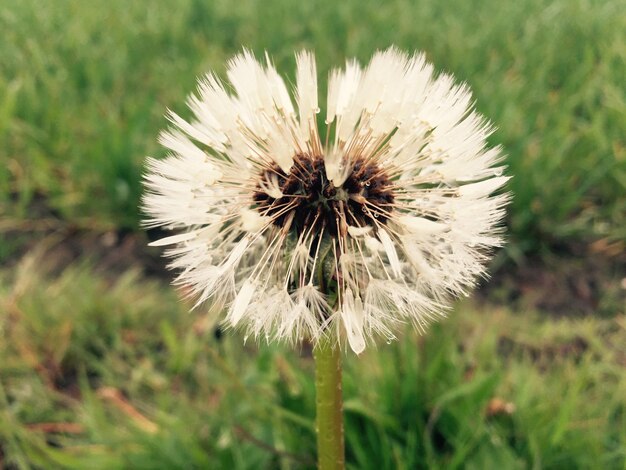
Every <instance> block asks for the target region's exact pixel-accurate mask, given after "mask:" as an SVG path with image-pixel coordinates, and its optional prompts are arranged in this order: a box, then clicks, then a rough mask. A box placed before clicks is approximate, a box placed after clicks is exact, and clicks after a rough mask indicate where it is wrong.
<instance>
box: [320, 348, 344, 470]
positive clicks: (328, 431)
mask: <svg viewBox="0 0 626 470" xmlns="http://www.w3.org/2000/svg"><path fill="white" fill-rule="evenodd" d="M313 357H314V358H315V392H316V398H315V401H316V418H315V420H316V421H315V430H316V432H317V462H318V463H317V466H318V469H319V470H343V469H344V468H345V452H344V435H343V397H342V389H341V349H340V348H339V346H338V345H336V344H334V342H333V341H331V340H330V338H328V337H323V338H322V339H320V340H319V342H318V343H317V345H316V347H315V349H314V350H313Z"/></svg>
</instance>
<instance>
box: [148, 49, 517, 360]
mask: <svg viewBox="0 0 626 470" xmlns="http://www.w3.org/2000/svg"><path fill="white" fill-rule="evenodd" d="M296 63H297V73H296V86H295V90H294V92H293V97H294V98H293V100H295V106H294V101H293V100H292V98H291V97H290V94H289V91H288V88H287V86H286V85H285V83H284V81H283V80H282V79H281V78H280V77H279V75H278V73H277V72H276V70H275V68H274V66H273V65H272V64H271V63H270V62H269V60H267V62H266V63H260V62H259V61H257V60H256V59H255V58H254V56H253V55H252V54H251V53H250V52H249V51H244V52H242V53H241V54H239V55H237V56H235V57H234V58H233V59H232V60H231V61H230V62H229V64H228V71H227V76H228V79H229V81H230V83H231V85H232V87H233V89H234V93H233V94H229V92H227V91H226V87H225V86H224V85H223V84H222V83H221V82H220V80H218V79H217V78H216V77H215V76H214V75H212V74H209V75H207V76H206V77H205V78H204V79H202V80H200V82H199V85H198V92H197V95H195V96H191V97H190V99H189V105H190V107H191V109H192V111H193V113H194V117H193V119H191V120H190V121H186V120H183V119H182V118H180V117H179V116H177V115H176V114H174V113H171V112H170V114H169V118H170V121H171V123H172V126H173V127H172V129H170V130H167V131H165V132H163V133H162V136H161V139H160V141H161V143H162V144H163V145H164V146H166V147H167V148H168V149H169V150H170V154H169V156H168V157H167V158H165V159H164V160H155V159H151V158H150V159H148V164H147V173H146V175H145V186H146V194H145V195H144V199H143V207H144V210H145V212H146V213H147V214H148V215H149V219H148V220H147V221H146V225H147V226H148V227H155V226H162V227H164V228H166V229H170V230H174V231H175V234H174V235H173V236H169V237H166V238H163V239H161V240H158V241H157V242H154V243H153V244H154V245H155V246H165V245H170V246H171V248H170V249H168V250H167V251H166V252H165V254H166V256H169V257H171V258H173V261H172V263H171V267H172V268H175V269H178V270H179V274H178V276H177V278H176V282H177V283H179V284H184V285H186V286H189V288H190V289H191V292H192V294H193V295H194V296H195V298H196V299H197V301H198V303H202V302H206V301H208V302H219V303H220V304H223V305H225V307H226V312H227V314H226V316H225V322H226V323H227V324H229V325H231V326H233V327H242V328H243V329H244V330H245V331H246V333H245V334H246V336H245V337H246V339H247V338H248V337H249V336H253V337H255V338H266V339H267V340H272V339H275V340H288V341H296V340H298V339H299V338H302V337H307V338H309V339H311V340H312V341H313V342H316V341H318V340H319V339H320V338H321V337H331V338H333V341H336V343H337V344H341V345H346V344H347V345H349V346H350V347H351V348H352V349H353V350H354V351H355V352H356V353H360V352H361V351H362V350H363V349H365V347H366V344H367V343H371V342H372V341H373V339H374V338H377V337H381V338H383V339H384V340H385V341H386V342H389V341H391V340H392V339H394V338H395V336H394V334H393V331H394V330H396V329H397V328H398V327H399V326H400V325H401V324H404V323H407V322H410V323H412V324H414V325H415V327H416V328H418V329H419V330H423V329H424V327H425V325H426V324H427V323H428V322H430V321H432V320H433V319H436V318H437V317H439V316H441V315H442V314H444V313H445V311H446V308H447V306H448V305H449V304H450V302H451V301H452V300H453V299H454V298H456V297H459V296H463V295H466V294H467V291H468V289H470V288H471V287H473V286H474V285H475V283H476V281H477V278H479V277H480V276H481V275H484V274H485V271H484V265H485V262H486V261H488V259H489V252H490V249H492V248H493V247H497V246H499V245H500V244H501V242H502V238H501V229H500V228H499V224H500V222H501V220H502V218H503V216H504V207H505V205H506V204H507V203H508V196H507V195H506V194H500V195H495V196H494V195H493V193H494V192H496V191H498V190H499V189H500V188H501V187H502V186H503V185H504V184H505V183H506V181H507V179H508V178H507V177H506V176H502V174H503V167H502V166H497V165H498V164H499V163H500V162H501V160H502V155H501V151H500V149H499V148H488V147H487V145H486V138H487V137H488V136H489V135H490V133H491V132H492V130H493V128H492V126H491V125H490V124H489V122H488V121H486V120H485V119H484V118H483V117H482V116H481V115H480V114H478V113H477V112H476V111H474V110H473V109H472V104H471V103H472V100H471V95H470V92H469V90H468V88H467V86H465V85H456V84H454V82H453V79H452V77H451V76H449V75H445V74H442V75H439V76H435V75H433V67H432V65H430V64H429V63H427V62H426V61H425V58H424V56H423V55H421V54H419V55H414V56H408V55H406V54H404V53H402V52H400V51H398V50H396V49H394V48H391V49H388V50H386V51H382V52H377V53H376V54H375V55H374V56H373V58H372V60H371V61H370V63H369V64H368V65H367V66H366V67H365V68H361V67H360V66H359V65H358V64H357V63H356V62H354V61H349V62H348V63H347V64H346V67H345V69H344V70H333V71H332V72H331V73H330V79H329V80H330V81H329V90H328V97H327V100H326V109H327V113H326V116H325V121H326V123H327V124H328V125H329V130H328V132H329V134H328V137H326V138H325V139H324V141H325V142H327V144H323V143H322V139H320V135H319V132H318V128H317V118H316V114H317V113H318V112H319V105H318V91H317V73H316V67H315V61H314V57H313V55H312V54H310V53H308V52H301V53H299V54H297V56H296Z"/></svg>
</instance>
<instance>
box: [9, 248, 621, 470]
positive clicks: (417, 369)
mask: <svg viewBox="0 0 626 470" xmlns="http://www.w3.org/2000/svg"><path fill="white" fill-rule="evenodd" d="M42 260H45V258H42V257H41V256H40V255H38V254H36V253H33V254H31V255H29V256H27V257H26V258H25V259H24V260H23V261H22V262H21V263H20V265H19V266H18V268H17V269H16V270H15V271H14V272H13V273H11V274H9V273H7V272H4V273H3V274H2V276H1V279H2V283H1V284H0V286H1V287H0V289H1V290H0V305H1V306H2V308H3V310H4V311H6V312H7V315H5V316H3V317H2V318H1V322H0V331H1V332H2V339H1V340H0V376H1V377H2V381H1V382H0V401H1V402H2V406H1V407H0V409H1V411H0V443H1V447H0V448H1V449H2V452H3V453H4V457H3V458H4V462H5V465H8V466H9V467H8V468H12V467H11V466H10V465H12V464H13V465H16V466H17V467H18V468H29V467H30V468H76V469H81V468H94V469H96V468H107V469H110V468H164V469H165V468H167V469H172V468H181V469H182V468H185V469H187V468H209V467H211V468H242V469H243V468H309V467H312V462H314V452H315V448H314V445H315V444H314V443H315V439H314V430H313V414H314V390H313V381H312V371H313V364H312V359H311V356H310V351H309V350H308V348H307V347H306V346H304V347H303V348H302V349H301V351H300V353H298V352H292V351H285V350H283V349H281V348H278V347H275V346H266V345H262V346H261V347H259V348H257V347H256V345H254V344H248V345H247V346H246V347H242V345H241V341H242V340H241V337H239V336H238V335H232V334H229V335H226V336H224V337H222V338H219V339H218V338H217V337H216V336H215V334H214V328H213V327H212V324H211V322H210V318H209V317H207V316H206V315H205V314H203V313H196V314H188V313H187V310H186V307H185V306H184V305H181V304H180V302H179V301H178V299H177V298H176V296H175V295H174V293H173V292H172V291H169V290H163V289H162V288H161V286H160V285H159V284H158V283H157V282H154V281H148V280H146V279H143V278H142V277H141V276H140V275H139V274H138V273H137V272H133V271H130V272H126V273H124V274H122V275H120V276H118V277H117V279H115V280H111V279H108V278H106V277H102V275H99V274H97V273H96V272H94V269H93V268H92V267H91V266H89V265H88V264H82V265H77V266H74V267H72V268H69V269H66V270H64V271H63V273H62V274H61V275H58V276H54V275H51V274H43V272H44V271H45V269H43V270H42V267H41V266H42ZM43 264H44V265H45V262H44V263H43ZM51 299H54V302H53V303H52V304H51V303H50V301H51ZM625 340H626V319H625V318H624V316H623V315H622V316H619V317H616V318H612V319H594V318H588V319H563V320H560V321H554V320H549V319H546V318H545V317H544V318H542V317H538V316H535V315H528V316H519V315H516V314H514V313H511V312H510V311H508V310H505V309H496V308H489V307H487V308H481V307H479V306H478V305H476V304H472V303H463V304H461V305H459V306H458V308H457V311H455V312H454V314H453V315H451V317H450V318H449V319H448V320H446V321H444V322H443V323H442V324H439V325H436V326H435V327H433V328H432V330H431V331H430V332H429V334H428V335H426V336H425V337H416V336H414V335H412V334H408V333H407V334H406V335H404V337H403V338H402V339H401V341H400V342H398V343H394V344H392V345H388V346H387V345H384V346H381V347H380V348H379V350H377V351H376V350H372V351H369V352H367V353H366V354H365V355H364V356H362V357H360V358H359V359H356V358H354V357H348V358H347V359H346V374H345V381H344V389H345V398H346V403H345V410H346V442H347V458H348V462H349V464H350V468H363V469H367V468H372V469H374V468H376V469H379V468H407V469H409V468H461V467H462V468H592V467H594V466H597V465H599V466H600V468H607V469H609V468H615V469H617V468H623V465H624V464H625V463H626V400H625V399H624V397H626V376H625V375H624V373H623V371H624V358H625V357H626V349H624V345H625V344H626V341H625ZM389 364H395V366H394V367H389ZM46 423H55V424H52V425H51V424H46ZM59 423H61V424H59ZM596 468H597V467H596Z"/></svg>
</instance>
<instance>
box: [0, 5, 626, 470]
mask: <svg viewBox="0 0 626 470" xmlns="http://www.w3.org/2000/svg"><path fill="white" fill-rule="evenodd" d="M0 31H2V33H1V35H2V41H1V42H0V57H1V59H0V214H2V215H1V219H0V262H1V263H2V264H1V267H0V468H2V467H5V468H46V469H47V468H90V469H91V468H107V469H109V468H146V469H147V468H168V469H169V468H185V469H187V468H284V469H287V468H308V467H311V466H312V465H313V462H314V460H315V455H314V430H313V410H314V397H313V382H312V367H311V366H312V364H311V359H310V351H308V349H307V348H306V347H305V346H303V347H302V349H301V350H299V351H296V352H293V351H289V350H286V349H283V348H280V347H276V346H267V345H259V347H257V346H256V345H251V344H248V345H246V346H243V345H242V339H241V337H238V336H236V335H235V336H233V335H231V334H228V335H224V336H221V335H219V334H218V333H219V331H217V330H215V326H214V325H213V323H212V321H211V318H210V317H209V316H208V315H207V314H206V313H205V312H202V311H198V312H195V313H193V314H188V313H187V306H185V305H182V304H181V303H180V302H179V301H178V299H177V297H176V293H175V292H174V291H173V289H171V288H169V287H167V283H168V279H169V278H170V277H171V276H170V275H169V274H166V273H163V265H164V263H163V262H162V261H161V260H159V259H158V252H157V251H150V250H147V249H146V248H144V247H145V244H146V243H147V238H146V235H145V234H144V233H143V232H142V231H141V230H140V229H139V227H138V224H139V221H140V219H141V215H140V213H139V211H138V209H137V206H138V202H139V197H140V193H141V185H140V181H141V173H142V162H143V159H144V157H145V155H154V156H159V155H162V154H163V153H164V152H163V150H162V149H160V148H159V147H158V145H157V143H156V136H157V133H158V131H159V130H160V129H161V128H163V127H164V126H166V120H165V119H164V117H163V114H164V112H165V110H166V108H167V107H170V108H172V109H174V110H175V111H177V112H180V113H182V114H184V113H185V106H184V100H185V97H186V95H187V94H188V93H189V92H190V91H192V90H193V89H194V87H195V80H196V77H197V76H199V75H201V74H202V73H204V72H206V71H207V70H209V69H213V70H216V71H217V72H218V73H221V72H223V70H224V64H225V61H226V60H227V59H228V58H229V57H230V56H231V55H232V54H234V53H236V52H238V51H239V50H240V49H241V47H242V46H246V47H250V48H251V49H253V50H254V51H255V52H256V53H257V54H261V53H263V51H265V50H267V51H268V52H269V54H270V55H271V56H272V57H273V59H274V61H275V63H276V65H277V67H278V68H279V70H280V71H281V72H282V73H284V74H285V75H287V77H289V78H290V79H291V80H293V78H294V58H293V52H294V50H298V49H300V48H303V47H304V48H309V49H312V50H314V51H315V53H316V56H317V61H318V69H319V71H320V74H321V75H325V74H326V73H327V72H328V70H330V68H332V67H334V66H339V65H341V64H343V62H344V60H345V58H346V57H353V56H354V57H357V58H359V59H360V60H361V61H366V60H367V59H368V58H369V57H370V55H371V54H372V52H373V51H374V50H376V49H380V48H384V47H386V46H388V45H391V44H396V45H397V46H399V47H401V48H403V49H406V50H409V51H412V50H424V51H425V52H426V54H427V57H428V58H429V60H431V61H432V62H433V63H434V64H435V65H436V67H437V68H438V69H439V70H445V71H448V72H451V73H453V74H454V75H455V76H456V77H457V78H458V79H459V80H462V81H466V82H467V83H468V84H469V85H470V86H471V87H472V89H473V90H474V93H475V98H476V100H477V107H478V109H479V110H480V111H481V112H483V113H484V114H485V115H486V116H488V117H489V118H490V119H491V120H492V121H493V122H494V123H495V124H496V125H497V126H498V129H499V130H498V131H497V132H496V133H495V134H494V136H493V137H492V139H491V140H492V143H493V144H502V145H503V146H504V147H505V149H506V152H507V154H508V157H507V163H508V165H509V173H510V174H512V175H514V178H513V179H512V180H511V183H510V186H509V188H510V190H511V191H513V193H514V200H513V204H512V206H511V209H510V215H509V218H508V220H507V224H508V233H509V244H508V246H507V248H506V249H505V250H502V251H501V253H499V255H498V256H497V258H496V260H495V261H494V265H493V267H492V272H493V273H494V278H493V280H492V282H491V283H490V284H488V285H486V286H485V287H484V288H483V289H481V291H480V292H479V293H478V295H477V296H476V297H475V299H474V300H470V301H465V302H463V303H461V304H460V305H459V306H458V307H457V309H456V311H455V312H454V313H453V314H452V315H451V318H450V319H448V320H446V321H444V322H442V323H441V324H439V325H436V326H435V327H433V328H432V329H431V331H430V332H429V334H428V335H427V336H425V337H423V338H418V337H415V336H414V335H413V334H411V333H409V332H407V334H406V335H405V336H404V337H403V338H402V340H401V341H400V342H399V343H394V344H390V345H384V344H383V345H380V346H379V348H378V350H376V351H368V352H367V353H366V354H365V355H364V356H362V357H359V358H354V357H349V358H347V360H346V367H347V370H346V374H345V398H346V420H347V431H346V432H347V436H346V438H347V456H348V460H349V463H350V465H351V467H352V468H372V469H380V468H407V469H409V468H567V469H571V468H616V469H620V468H624V466H625V465H626V398H625V397H626V377H625V375H626V374H625V372H626V317H625V313H624V292H625V289H626V287H625V285H626V281H625V279H626V272H625V268H624V266H625V265H626V257H625V255H624V252H625V244H626V138H625V131H626V86H625V83H626V65H625V64H626V3H624V1H623V0H606V1H595V0H553V1H547V0H520V1H518V2H497V1H495V0H484V1H482V2H477V1H466V0H451V1H448V2H437V1H435V0H424V1H421V2H413V1H408V0H404V1H403V0H393V1H385V2H383V1H357V0H349V1H345V2H341V3H339V2H334V1H330V0H320V1H312V2H295V1H287V0H268V1H264V2H260V1H253V0H242V1H239V2H237V3H232V2H228V1H226V0H216V1H200V0H175V1H164V0H155V1H151V2H125V1H122V0H110V1H108V2H103V1H93V2H82V1H76V0H75V1H70V0H52V1H48V2H44V1H40V0H39V1H37V0H20V1H18V0H8V1H5V2H2V3H1V4H0ZM320 82H321V83H323V82H324V80H320ZM321 96H323V95H321ZM389 364H393V365H394V367H390V366H389Z"/></svg>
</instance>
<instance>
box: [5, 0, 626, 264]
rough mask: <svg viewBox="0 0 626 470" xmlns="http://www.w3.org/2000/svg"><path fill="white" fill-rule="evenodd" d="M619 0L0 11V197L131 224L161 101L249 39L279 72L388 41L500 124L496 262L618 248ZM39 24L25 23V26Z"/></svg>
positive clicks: (20, 212)
mask: <svg viewBox="0 0 626 470" xmlns="http://www.w3.org/2000/svg"><path fill="white" fill-rule="evenodd" d="M622 6H623V5H622V2H620V1H619V0H612V1H583V0H577V1H569V0H560V1H556V2H554V1H547V0H524V1H523V2H517V3H514V2H507V3H505V4H502V3H501V2H496V1H495V0H489V1H487V2H482V3H481V4H480V6H476V5H472V3H471V2H466V1H463V0H453V1H450V2H443V3H442V2H434V1H427V2H410V1H407V0H405V1H402V0H396V1H392V2H378V1H366V2H360V1H359V2H357V1H349V2H342V4H341V5H336V2H332V1H330V0H321V1H318V2H290V1H287V0H273V1H271V2H257V1H253V0H244V1H242V2H238V4H237V8H232V6H231V5H230V3H229V2H225V1H212V2H202V1H200V0H177V1H176V4H175V7H174V6H172V5H171V3H170V2H166V1H163V0H161V1H156V2H151V3H150V6H149V7H148V6H147V5H146V4H144V3H142V2H133V3H132V4H130V5H129V4H128V2H123V1H121V0H113V1H110V2H106V3H104V2H80V1H71V0H68V1H61V0H56V1H53V2H46V3H44V4H42V3H41V2H37V1H34V0H25V1H22V2H13V3H11V4H10V5H9V4H7V5H4V6H3V7H2V8H0V28H1V29H2V30H3V31H4V40H3V42H2V45H0V53H1V54H2V57H3V61H2V64H1V65H0V97H1V99H0V102H1V103H2V106H1V107H0V158H1V159H2V160H3V161H5V162H6V164H5V165H2V166H1V169H0V181H1V182H2V183H3V184H2V186H0V187H1V188H2V189H1V190H0V201H1V202H2V204H3V206H2V207H3V208H4V209H6V211H7V212H8V213H10V214H12V215H13V216H15V217H16V218H18V219H20V218H23V217H29V210H30V209H29V208H30V203H32V201H33V198H34V197H35V196H37V195H39V196H41V197H43V198H44V199H45V200H46V202H47V204H49V205H50V206H51V207H52V208H53V209H54V211H56V212H58V213H60V214H61V215H62V216H63V217H64V218H65V219H66V220H69V221H72V222H73V223H75V224H77V225H79V226H104V227H111V226H114V227H126V228H131V229H136V228H137V224H138V218H139V215H138V212H137V209H136V208H137V204H138V201H139V196H140V193H141V187H140V175H141V171H142V162H143V159H144V156H145V155H147V154H150V155H159V154H162V153H163V152H162V150H161V149H159V148H158V146H157V144H156V135H157V133H158V130H159V129H161V128H163V127H165V126H166V121H165V119H164V118H163V114H164V112H165V110H166V108H167V107H171V108H173V109H175V110H177V111H178V112H183V113H184V97H185V95H186V94H187V93H189V92H190V91H192V90H193V89H194V86H195V85H194V84H195V78H196V77H197V76H199V75H201V74H202V73H203V72H205V71H207V70H209V69H213V70H217V71H218V72H223V68H224V63H225V61H226V59H227V58H228V57H229V56H231V55H232V54H234V53H235V52H237V51H239V50H240V49H241V47H242V46H248V47H251V48H252V49H254V50H255V51H256V52H257V53H262V52H263V51H264V50H267V51H268V52H269V53H270V54H271V55H272V57H273V58H274V59H275V61H276V63H277V65H278V67H279V69H280V70H281V71H283V72H284V73H286V74H287V75H288V76H290V77H292V78H293V74H294V71H293V69H294V59H293V51H294V50H297V49H299V48H302V47H306V48H311V49H314V50H315V51H316V53H317V58H318V66H319V69H320V71H322V73H325V72H327V71H328V70H330V68H332V67H335V66H339V65H341V64H342V63H343V61H344V60H345V58H346V57H351V56H356V57H358V58H359V59H360V60H362V61H365V60H367V59H368V58H369V56H370V55H371V53H372V52H373V51H374V50H376V49H378V48H382V47H386V46H388V45H390V44H396V45H398V46H399V47H401V48H404V49H407V50H416V49H419V50H424V51H426V53H427V55H428V57H429V59H431V60H432V61H433V62H434V63H435V64H436V66H437V67H438V69H440V70H447V71H450V72H452V73H454V74H455V75H456V77H457V78H458V79H459V80H463V81H467V82H468V83H469V84H470V85H471V87H472V88H473V90H474V91H475V96H476V99H477V103H478V108H479V109H480V110H481V111H482V112H484V113H485V114H486V115H487V116H488V117H489V118H490V119H491V120H492V121H493V122H494V123H496V125H497V126H498V127H499V131H498V132H497V133H496V134H495V136H494V137H493V139H492V140H493V143H494V144H495V143H501V144H503V145H504V147H505V149H506V152H507V154H508V165H509V167H510V173H511V174H513V175H515V178H514V179H513V180H512V181H511V183H510V189H511V190H512V191H513V193H514V194H515V199H514V202H513V206H512V210H511V216H510V221H509V226H510V230H511V240H512V243H511V244H510V245H509V246H510V251H511V252H512V253H513V254H515V253H526V252H529V251H532V250H537V249H538V248H540V247H546V246H547V247H550V246H554V245H555V244H562V243H563V242H564V241H568V240H571V239H584V240H587V241H589V240H591V241H593V240H596V239H599V238H603V237H608V238H609V239H611V240H613V241H615V240H619V241H622V242H623V241H624V240H626V232H624V227H626V219H625V218H624V214H626V202H625V200H624V198H623V197H622V196H623V194H624V191H625V190H626V145H625V141H624V135H623V129H624V128H625V127H626V100H625V95H624V88H623V83H622V81H623V66H622V64H623V63H624V61H625V60H626V16H624V15H623V14H620V11H621V7H622ZM33 25H36V27H33Z"/></svg>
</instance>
